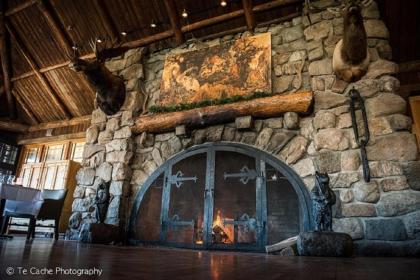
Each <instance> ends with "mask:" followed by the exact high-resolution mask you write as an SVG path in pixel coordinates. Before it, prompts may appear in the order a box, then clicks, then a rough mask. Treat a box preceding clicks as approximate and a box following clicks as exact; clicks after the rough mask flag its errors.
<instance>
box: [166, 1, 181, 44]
mask: <svg viewBox="0 0 420 280" xmlns="http://www.w3.org/2000/svg"><path fill="white" fill-rule="evenodd" d="M164 2H165V8H166V12H167V14H168V16H169V20H170V22H171V27H172V30H173V32H174V35H175V42H176V43H177V45H181V44H182V43H184V41H185V39H184V34H183V33H182V30H181V22H180V20H179V15H178V12H177V11H178V10H177V8H176V5H175V1H174V0H165V1H164Z"/></svg>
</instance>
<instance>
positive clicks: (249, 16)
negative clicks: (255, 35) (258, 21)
mask: <svg viewBox="0 0 420 280" xmlns="http://www.w3.org/2000/svg"><path fill="white" fill-rule="evenodd" d="M242 7H243V9H244V12H245V20H246V26H247V27H248V30H250V31H252V30H254V28H255V17H254V12H253V11H252V0H242Z"/></svg>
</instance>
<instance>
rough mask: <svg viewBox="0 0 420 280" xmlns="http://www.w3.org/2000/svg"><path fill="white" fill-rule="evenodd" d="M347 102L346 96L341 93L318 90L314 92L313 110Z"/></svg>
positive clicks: (316, 110)
mask: <svg viewBox="0 0 420 280" xmlns="http://www.w3.org/2000/svg"><path fill="white" fill-rule="evenodd" d="M346 103H348V98H347V97H346V96H344V95H342V94H338V93H334V92H328V91H318V92H315V112H318V111H319V110H325V109H330V108H334V107H338V106H341V105H344V104H346Z"/></svg>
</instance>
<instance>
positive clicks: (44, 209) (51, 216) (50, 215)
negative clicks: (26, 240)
mask: <svg viewBox="0 0 420 280" xmlns="http://www.w3.org/2000/svg"><path fill="white" fill-rule="evenodd" d="M66 195H67V190H66V189H61V190H43V191H42V198H43V199H44V203H43V204H42V206H41V209H40V210H39V213H38V216H37V217H36V220H39V221H45V220H54V225H53V226H44V225H43V226H42V227H53V228H54V238H55V240H58V226H59V225H60V216H61V211H62V210H63V205H64V200H65V199H66ZM30 225H31V224H30ZM36 226H37V225H36V221H35V222H34V223H33V224H32V228H31V234H32V238H34V237H35V227H36Z"/></svg>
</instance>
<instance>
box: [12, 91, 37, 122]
mask: <svg viewBox="0 0 420 280" xmlns="http://www.w3.org/2000/svg"><path fill="white" fill-rule="evenodd" d="M12 93H13V96H14V97H15V98H16V101H17V103H19V105H20V107H22V109H23V111H25V113H26V115H27V116H28V118H29V120H30V121H31V123H32V124H34V125H37V124H39V121H38V119H37V117H36V116H35V115H34V113H33V112H32V110H30V109H29V107H28V106H27V105H26V103H25V102H24V101H23V100H22V98H21V97H20V96H19V94H18V93H17V92H16V91H14V90H13V91H12Z"/></svg>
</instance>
